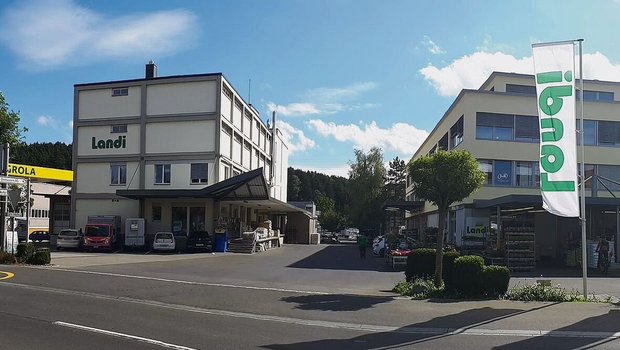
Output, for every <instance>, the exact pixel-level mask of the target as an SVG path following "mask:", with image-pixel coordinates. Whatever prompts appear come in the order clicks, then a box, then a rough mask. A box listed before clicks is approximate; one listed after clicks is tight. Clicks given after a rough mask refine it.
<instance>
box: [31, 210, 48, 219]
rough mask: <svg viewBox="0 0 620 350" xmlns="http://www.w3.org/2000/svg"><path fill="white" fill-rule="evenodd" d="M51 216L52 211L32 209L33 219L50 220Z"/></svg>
mask: <svg viewBox="0 0 620 350" xmlns="http://www.w3.org/2000/svg"><path fill="white" fill-rule="evenodd" d="M49 215H50V211H49V210H46V209H31V210H30V217H33V218H48V217H49Z"/></svg>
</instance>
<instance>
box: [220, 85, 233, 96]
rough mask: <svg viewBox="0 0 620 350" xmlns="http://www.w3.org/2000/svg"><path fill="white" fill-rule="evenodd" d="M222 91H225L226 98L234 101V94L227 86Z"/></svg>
mask: <svg viewBox="0 0 620 350" xmlns="http://www.w3.org/2000/svg"><path fill="white" fill-rule="evenodd" d="M222 91H224V96H226V97H228V98H229V99H231V100H232V98H233V93H232V91H230V89H229V88H228V87H227V86H226V85H223V87H222Z"/></svg>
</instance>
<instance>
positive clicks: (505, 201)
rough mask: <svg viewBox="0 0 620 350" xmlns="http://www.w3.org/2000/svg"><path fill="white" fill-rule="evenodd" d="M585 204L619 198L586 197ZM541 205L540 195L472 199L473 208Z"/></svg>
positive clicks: (614, 202)
mask: <svg viewBox="0 0 620 350" xmlns="http://www.w3.org/2000/svg"><path fill="white" fill-rule="evenodd" d="M586 205H620V198H613V197H586ZM497 206H500V207H507V208H509V207H519V206H542V196H541V195H522V194H511V195H507V196H502V197H497V198H493V199H483V200H478V199H475V200H474V208H480V209H482V208H492V207H497Z"/></svg>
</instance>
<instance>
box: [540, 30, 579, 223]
mask: <svg viewBox="0 0 620 350" xmlns="http://www.w3.org/2000/svg"><path fill="white" fill-rule="evenodd" d="M533 54H534V71H535V72H536V94H537V97H538V116H539V121H540V124H539V126H540V192H541V193H542V198H543V208H545V210H547V211H548V212H550V213H552V214H555V215H559V216H566V217H578V216H579V195H578V193H577V189H578V186H577V144H576V142H577V141H576V140H577V138H576V133H575V75H574V70H575V52H574V43H572V42H568V43H561V44H549V45H545V44H540V45H533Z"/></svg>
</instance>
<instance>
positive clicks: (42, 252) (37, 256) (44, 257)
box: [26, 248, 52, 265]
mask: <svg viewBox="0 0 620 350" xmlns="http://www.w3.org/2000/svg"><path fill="white" fill-rule="evenodd" d="M51 261H52V257H51V254H50V250H49V249H48V248H40V249H37V251H36V252H35V253H34V254H33V255H32V256H31V257H30V258H29V259H28V260H26V263H28V264H32V265H47V264H49V263H50V262H51Z"/></svg>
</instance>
